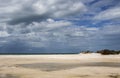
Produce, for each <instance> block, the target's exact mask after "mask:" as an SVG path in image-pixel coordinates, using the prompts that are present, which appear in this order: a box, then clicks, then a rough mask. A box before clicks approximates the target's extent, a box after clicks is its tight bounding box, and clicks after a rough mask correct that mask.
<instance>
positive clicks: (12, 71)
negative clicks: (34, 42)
mask: <svg viewBox="0 0 120 78" xmlns="http://www.w3.org/2000/svg"><path fill="white" fill-rule="evenodd" d="M0 78H120V55H106V56H103V55H99V54H76V55H0Z"/></svg>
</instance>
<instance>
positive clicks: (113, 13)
mask: <svg viewBox="0 0 120 78" xmlns="http://www.w3.org/2000/svg"><path fill="white" fill-rule="evenodd" d="M117 18H120V7H116V8H111V9H108V10H105V11H103V12H101V13H99V14H98V15H96V16H95V17H94V19H97V20H109V19H117Z"/></svg>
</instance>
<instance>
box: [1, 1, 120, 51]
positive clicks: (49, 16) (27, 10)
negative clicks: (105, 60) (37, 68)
mask: <svg viewBox="0 0 120 78" xmlns="http://www.w3.org/2000/svg"><path fill="white" fill-rule="evenodd" d="M119 8H120V4H119V1H114V0H100V1H98V0H73V1H71V0H11V1H8V0H4V1H3V0H0V53H11V52H14V53H16V52H19V53H23V52H25V53H27V52H28V53H46V52H47V53H48V52H50V53H51V52H60V53H62V52H79V51H82V50H93V51H95V50H99V49H105V48H108V49H114V50H119V48H120V45H119V44H120V36H119V35H120V23H119V21H120V9H119Z"/></svg>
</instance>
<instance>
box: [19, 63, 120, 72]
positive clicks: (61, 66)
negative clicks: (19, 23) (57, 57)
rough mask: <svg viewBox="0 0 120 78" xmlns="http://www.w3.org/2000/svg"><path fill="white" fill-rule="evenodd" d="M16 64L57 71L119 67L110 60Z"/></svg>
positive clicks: (119, 65)
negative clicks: (78, 68)
mask: <svg viewBox="0 0 120 78" xmlns="http://www.w3.org/2000/svg"><path fill="white" fill-rule="evenodd" d="M17 66H21V67H25V68H33V69H34V68H36V69H40V70H42V71H58V70H66V69H72V68H77V67H87V66H89V67H120V63H110V62H94V63H76V64H72V63H71V64H70V63H32V64H18V65H17Z"/></svg>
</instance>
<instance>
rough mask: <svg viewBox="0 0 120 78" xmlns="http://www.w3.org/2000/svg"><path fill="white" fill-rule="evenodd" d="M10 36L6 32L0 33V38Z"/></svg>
mask: <svg viewBox="0 0 120 78" xmlns="http://www.w3.org/2000/svg"><path fill="white" fill-rule="evenodd" d="M8 36H10V35H9V34H8V33H7V32H6V31H0V37H8Z"/></svg>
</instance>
